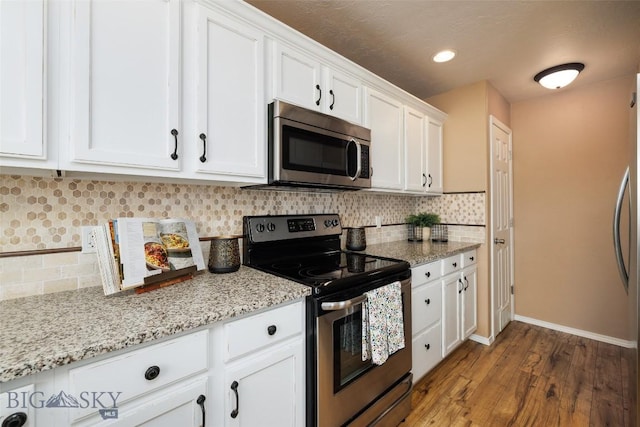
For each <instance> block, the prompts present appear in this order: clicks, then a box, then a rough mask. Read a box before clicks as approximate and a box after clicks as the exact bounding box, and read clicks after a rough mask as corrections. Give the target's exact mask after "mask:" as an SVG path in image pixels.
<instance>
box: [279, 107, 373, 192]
mask: <svg viewBox="0 0 640 427" xmlns="http://www.w3.org/2000/svg"><path fill="white" fill-rule="evenodd" d="M268 112H269V120H268V124H269V129H268V134H269V137H268V144H269V147H268V158H269V163H268V171H269V173H268V175H269V185H271V186H283V187H298V188H316V189H336V190H358V189H362V188H370V187H371V170H372V169H371V162H370V160H369V159H370V157H369V148H370V145H371V130H370V129H367V128H364V127H362V126H359V125H356V124H353V123H350V122H347V121H345V120H341V119H338V118H336V117H332V116H329V115H327V114H322V113H319V112H317V111H311V110H308V109H306V108H302V107H298V106H295V105H292V104H288V103H286V102H283V101H280V100H276V101H274V102H273V103H271V104H269V106H268Z"/></svg>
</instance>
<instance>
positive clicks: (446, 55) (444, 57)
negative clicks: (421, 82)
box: [433, 49, 456, 62]
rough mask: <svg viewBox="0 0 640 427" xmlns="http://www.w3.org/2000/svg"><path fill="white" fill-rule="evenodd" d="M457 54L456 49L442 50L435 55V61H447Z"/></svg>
mask: <svg viewBox="0 0 640 427" xmlns="http://www.w3.org/2000/svg"><path fill="white" fill-rule="evenodd" d="M455 56H456V51H455V50H451V49H445V50H441V51H440V52H438V53H436V54H435V55H433V62H447V61H451V60H452V59H453V58H454V57H455Z"/></svg>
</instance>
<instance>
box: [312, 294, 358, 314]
mask: <svg viewBox="0 0 640 427" xmlns="http://www.w3.org/2000/svg"><path fill="white" fill-rule="evenodd" d="M366 299H367V296H366V295H360V296H359V297H355V298H351V299H348V300H346V301H336V302H323V303H322V304H321V305H320V306H321V307H322V309H323V310H326V311H336V310H344V309H345V308H349V307H353V306H354V305H358V304H362V303H363V302H364V301H365V300H366Z"/></svg>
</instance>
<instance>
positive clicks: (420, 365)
mask: <svg viewBox="0 0 640 427" xmlns="http://www.w3.org/2000/svg"><path fill="white" fill-rule="evenodd" d="M411 355H412V369H411V371H412V372H413V383H414V384H415V383H416V382H417V381H418V380H419V379H420V378H422V377H423V376H424V375H425V374H426V373H427V372H429V371H430V370H431V369H433V367H434V366H436V365H437V364H438V363H439V362H440V361H441V360H442V329H441V326H440V323H438V324H436V325H434V326H433V327H432V328H430V329H427V330H426V331H424V332H422V333H421V334H419V335H418V336H416V337H415V338H414V339H413V341H412V347H411Z"/></svg>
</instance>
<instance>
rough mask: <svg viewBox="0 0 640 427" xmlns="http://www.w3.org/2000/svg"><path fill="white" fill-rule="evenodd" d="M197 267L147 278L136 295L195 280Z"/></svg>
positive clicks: (138, 288) (136, 289)
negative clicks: (194, 275)
mask: <svg viewBox="0 0 640 427" xmlns="http://www.w3.org/2000/svg"><path fill="white" fill-rule="evenodd" d="M197 269H198V268H197V267H196V266H195V265H193V266H191V267H187V268H181V269H180V270H174V271H169V272H167V273H162V274H159V275H157V276H150V277H145V279H144V285H142V286H139V287H137V288H135V292H136V294H143V293H145V292H150V291H155V290H156V289H160V288H166V287H167V286H171V285H175V284H177V283H182V282H185V281H187V280H190V279H193V274H194V273H195V272H196V271H197Z"/></svg>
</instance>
